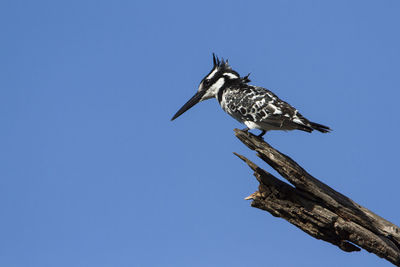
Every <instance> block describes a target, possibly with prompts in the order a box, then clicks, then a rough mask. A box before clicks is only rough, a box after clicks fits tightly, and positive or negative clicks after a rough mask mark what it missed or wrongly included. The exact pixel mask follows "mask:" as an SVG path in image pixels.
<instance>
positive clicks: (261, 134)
mask: <svg viewBox="0 0 400 267" xmlns="http://www.w3.org/2000/svg"><path fill="white" fill-rule="evenodd" d="M266 132H267V131H266V130H262V132H261V133H260V134H259V135H257V137H259V138H261V139H264V138H263V136H264V134H265V133H266Z"/></svg>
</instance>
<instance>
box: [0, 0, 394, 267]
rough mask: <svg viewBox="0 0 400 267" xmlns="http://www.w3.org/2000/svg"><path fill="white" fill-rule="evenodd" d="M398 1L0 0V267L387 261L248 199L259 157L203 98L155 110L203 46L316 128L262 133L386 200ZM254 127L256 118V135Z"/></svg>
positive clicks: (313, 167) (377, 203)
mask: <svg viewBox="0 0 400 267" xmlns="http://www.w3.org/2000/svg"><path fill="white" fill-rule="evenodd" d="M399 12H400V2H399V1H395V0H388V1H307V0H306V1H209V0H205V1H86V0H84V1H18V0H15V1H7V0H6V1H2V2H1V3H0V32H1V37H0V39H1V42H0V48H1V49H0V73H1V74H0V121H1V125H2V127H1V131H0V147H1V149H0V160H1V162H2V164H1V165H0V177H1V178H0V183H1V185H0V210H1V214H2V216H1V217H2V219H1V221H0V226H1V227H0V237H1V238H0V265H1V266H8V267H22V266H24V267H26V266H35V267H36V266H38V267H39V266H40V267H46V266H58V267H63V266H68V267H70V266H96V267H100V266H322V265H323V266H391V264H389V263H388V262H385V261H383V260H381V259H380V258H378V257H377V256H375V255H372V254H369V253H367V252H360V253H352V254H348V253H345V252H342V251H340V250H339V249H338V248H336V247H334V246H332V245H330V244H327V243H324V242H322V241H318V240H315V239H313V238H311V237H309V236H308V235H306V234H305V233H303V232H302V231H300V230H298V229H297V228H295V227H294V226H292V225H291V224H289V223H287V222H286V221H283V220H282V219H277V218H274V217H272V216H271V215H270V214H268V213H266V212H262V211H260V210H257V209H254V208H251V207H250V202H248V201H245V200H244V197H246V196H248V195H249V194H251V193H252V192H254V191H255V190H256V189H257V182H256V180H255V179H254V178H253V177H252V172H251V170H250V169H249V168H248V167H247V166H245V165H244V164H243V162H241V161H240V160H239V159H237V158H236V157H235V156H234V155H233V154H232V152H238V153H240V154H243V155H245V156H247V157H249V158H250V159H252V160H254V161H255V162H256V163H258V164H260V165H261V166H263V167H265V168H266V169H268V170H270V167H268V166H266V165H265V164H263V163H261V162H260V160H258V159H257V158H256V157H255V155H254V153H252V152H251V151H249V150H247V149H246V148H245V147H244V145H243V144H241V143H240V142H239V141H238V140H237V139H236V138H235V137H234V134H233V128H236V127H239V128H244V126H242V125H240V124H239V123H238V122H236V121H235V120H233V119H232V118H230V117H229V116H228V115H226V114H225V113H224V112H223V111H222V110H221V109H220V107H219V106H218V103H217V101H215V100H210V101H207V102H203V103H201V104H199V105H198V106H195V107H194V108H193V109H191V110H190V111H188V112H187V113H185V114H183V115H182V116H181V117H179V118H178V119H177V120H176V121H173V122H171V121H170V118H171V117H172V115H173V114H174V113H175V112H176V111H177V110H178V109H179V108H180V107H181V106H182V105H183V104H184V103H185V102H186V101H187V100H188V99H189V97H191V96H192V95H193V94H194V92H195V90H197V86H198V83H199V81H200V80H201V79H202V78H203V76H204V75H205V74H207V73H208V72H209V70H210V68H211V54H212V52H215V53H217V55H219V56H221V57H225V58H229V61H230V63H231V65H232V66H233V68H234V69H235V70H237V71H238V72H239V73H240V74H242V75H245V74H247V73H249V72H251V79H252V83H253V84H255V85H260V86H264V87H267V88H269V89H271V90H272V91H274V92H275V93H276V94H278V95H279V96H280V97H281V98H282V99H284V100H286V101H288V102H289V103H291V104H292V105H294V106H295V107H297V108H298V109H299V110H300V111H301V112H302V113H303V115H305V116H306V117H308V118H309V119H311V120H313V121H316V122H319V123H323V124H326V125H329V126H330V127H332V128H333V129H334V131H333V132H332V133H331V134H320V133H313V134H307V133H303V132H287V133H285V132H270V133H267V135H266V137H265V138H266V139H267V141H268V142H270V144H272V145H273V146H275V147H276V148H277V149H279V150H281V151H282V152H284V153H285V154H288V155H290V156H291V157H293V158H294V159H295V160H296V161H297V162H299V163H300V164H301V165H302V166H303V167H304V168H306V169H307V170H308V171H309V172H310V173H312V174H313V175H314V176H315V177H317V178H319V179H320V180H322V181H323V182H325V183H327V184H328V185H330V186H332V187H333V188H335V189H336V190H338V191H340V192H342V193H343V194H346V195H348V196H349V197H351V198H352V199H354V200H355V201H357V202H358V203H360V204H362V205H364V206H365V207H367V208H369V209H371V210H373V211H374V212H376V213H377V214H379V215H381V216H382V217H384V218H386V219H388V220H390V221H392V222H394V223H396V224H400V213H399V212H398V210H399V209H398V194H399V188H400V181H399V177H398V169H397V167H398V166H397V165H398V151H399V150H400V141H399V138H398V136H399V130H400V126H399V122H400V120H399V116H398V114H399V111H398V110H399V105H398V101H399V97H400V93H399V87H400V76H399V70H400V52H399V47H400V35H399V34H398V31H399V25H400V16H399V15H398V14H399ZM257 133H258V132H257Z"/></svg>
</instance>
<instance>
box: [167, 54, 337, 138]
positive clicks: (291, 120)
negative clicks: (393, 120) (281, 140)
mask: <svg viewBox="0 0 400 267" xmlns="http://www.w3.org/2000/svg"><path fill="white" fill-rule="evenodd" d="M213 63H214V66H213V69H212V70H211V71H210V73H209V74H208V75H207V76H206V77H204V79H203V80H202V81H201V82H200V85H199V89H198V91H197V93H196V94H195V95H194V96H193V97H192V98H191V99H190V100H189V101H188V102H187V103H186V104H185V105H184V106H183V107H182V108H181V109H180V110H179V111H178V112H177V113H176V114H175V115H174V117H173V118H172V120H174V119H176V118H177V117H178V116H180V115H181V114H182V113H184V112H185V111H186V110H188V109H189V108H191V107H192V106H194V105H195V104H196V103H198V102H200V101H203V100H206V99H209V98H212V97H215V98H216V99H217V100H218V102H219V104H220V105H221V107H222V109H223V110H224V111H225V112H227V113H228V114H229V115H231V116H232V117H233V118H235V119H236V120H238V121H239V122H241V123H244V124H245V125H246V126H247V127H248V128H247V129H260V130H261V131H262V133H261V134H260V136H262V135H264V134H265V132H266V131H269V130H295V129H297V130H302V131H306V132H312V131H313V130H317V131H320V132H323V133H326V132H329V131H330V130H331V129H330V128H329V127H327V126H324V125H322V124H318V123H314V122H311V121H309V120H307V119H306V118H304V117H303V116H302V115H301V114H300V113H299V112H298V110H297V109H295V108H294V107H292V106H291V105H289V104H288V103H286V102H285V101H283V100H281V99H279V98H278V97H277V96H276V95H275V94H274V93H272V92H271V91H269V90H267V89H265V88H262V87H258V86H254V85H250V84H248V83H249V82H250V80H249V77H248V76H249V75H247V76H245V77H240V75H239V74H238V73H237V72H236V71H234V70H232V68H231V67H230V66H229V64H228V61H224V60H222V61H220V60H219V59H218V58H217V57H215V55H213Z"/></svg>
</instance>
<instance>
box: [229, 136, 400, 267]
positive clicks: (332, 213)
mask: <svg viewBox="0 0 400 267" xmlns="http://www.w3.org/2000/svg"><path fill="white" fill-rule="evenodd" d="M235 135H236V137H237V138H239V140H240V141H242V142H243V143H244V144H245V145H246V146H247V147H248V148H250V149H252V150H254V151H256V152H257V156H258V157H260V158H261V159H262V160H263V161H265V162H266V163H268V164H269V165H270V166H271V167H272V168H274V169H275V170H276V171H277V172H278V173H279V174H280V175H281V176H282V177H283V178H285V179H286V180H288V181H289V182H290V183H291V185H289V184H287V183H285V182H283V181H281V180H279V179H278V178H276V177H275V176H273V175H272V174H270V173H268V172H267V171H265V170H263V169H261V168H260V167H258V166H257V165H256V164H254V163H253V162H251V161H250V160H248V159H247V158H245V157H244V156H241V155H239V154H237V153H234V154H235V155H236V156H238V157H239V158H240V159H242V160H243V161H244V162H246V163H247V165H248V166H249V167H250V168H251V169H252V170H253V171H254V176H255V177H256V179H257V180H258V182H259V183H260V185H259V188H258V191H256V192H255V193H253V194H252V195H250V196H249V197H247V198H246V199H251V200H253V201H252V203H251V206H252V207H255V208H259V209H262V210H266V211H268V212H269V213H271V214H272V215H273V216H276V217H281V218H283V219H285V220H287V221H288V222H290V223H292V224H294V225H296V226H297V227H298V228H300V229H301V230H303V231H304V232H306V233H308V234H309V235H311V236H313V237H315V238H317V239H322V240H324V241H327V242H329V243H332V244H334V245H336V246H338V247H339V248H340V249H342V250H344V251H346V252H353V251H360V247H361V248H363V249H365V250H367V251H369V252H371V253H374V254H376V255H378V256H379V257H381V258H384V259H386V260H388V261H390V262H391V263H393V264H394V265H396V266H400V228H399V227H398V226H396V225H394V224H392V223H391V222H389V221H387V220H385V219H383V218H381V217H379V216H378V215H376V214H375V213H373V212H371V211H370V210H368V209H366V208H364V207H362V206H360V205H359V204H357V203H355V202H354V201H353V200H351V199H350V198H348V197H346V196H344V195H342V194H341V193H339V192H337V191H335V190H334V189H332V188H330V187H329V186H327V185H326V184H324V183H322V182H321V181H319V180H317V179H316V178H314V177H313V176H311V175H310V174H309V173H307V172H306V171H305V170H304V169H303V168H302V167H300V166H299V165H298V164H297V163H296V162H295V161H293V160H292V159H291V158H289V157H288V156H286V155H284V154H282V153H280V152H279V151H277V150H276V149H274V148H273V147H271V146H270V145H269V144H268V143H266V142H265V141H264V140H262V139H261V138H259V137H257V136H255V135H253V134H251V133H249V132H245V131H242V130H238V129H235Z"/></svg>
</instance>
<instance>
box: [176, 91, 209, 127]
mask: <svg viewBox="0 0 400 267" xmlns="http://www.w3.org/2000/svg"><path fill="white" fill-rule="evenodd" d="M204 94H205V91H200V92H197V93H196V94H195V95H194V96H193V97H192V98H191V99H189V101H188V102H186V104H185V105H183V107H181V109H180V110H178V112H177V113H176V114H175V115H174V116H173V117H172V119H171V121H173V120H175V119H176V118H178V117H179V116H180V115H182V114H183V113H184V112H185V111H187V110H188V109H190V108H191V107H193V106H194V105H196V104H197V103H199V102H200V100H201V97H202V96H203V95H204Z"/></svg>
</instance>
